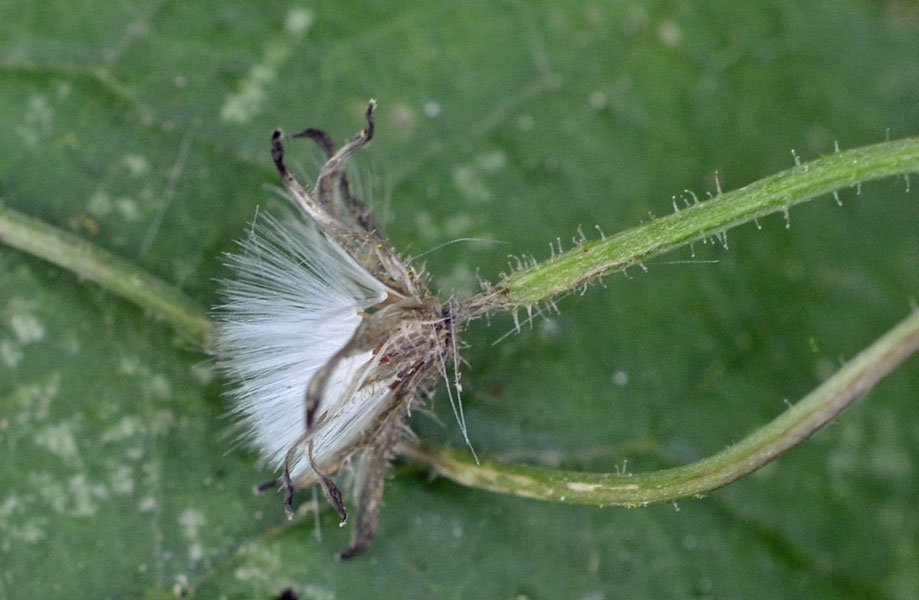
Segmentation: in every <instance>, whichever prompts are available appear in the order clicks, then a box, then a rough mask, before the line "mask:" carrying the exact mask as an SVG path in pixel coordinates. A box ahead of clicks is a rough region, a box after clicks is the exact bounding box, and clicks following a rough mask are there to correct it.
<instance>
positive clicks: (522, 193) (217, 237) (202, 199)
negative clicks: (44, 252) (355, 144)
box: [0, 0, 919, 600]
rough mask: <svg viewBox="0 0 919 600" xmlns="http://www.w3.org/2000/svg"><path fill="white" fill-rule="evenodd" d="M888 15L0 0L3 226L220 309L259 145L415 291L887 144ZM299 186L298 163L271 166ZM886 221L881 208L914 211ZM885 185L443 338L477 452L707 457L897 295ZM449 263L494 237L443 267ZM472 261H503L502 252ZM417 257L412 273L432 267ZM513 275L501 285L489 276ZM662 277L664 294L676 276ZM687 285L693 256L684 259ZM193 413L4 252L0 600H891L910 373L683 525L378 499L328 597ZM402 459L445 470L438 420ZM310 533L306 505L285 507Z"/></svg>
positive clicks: (783, 7) (144, 331) (903, 237)
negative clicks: (406, 262)
mask: <svg viewBox="0 0 919 600" xmlns="http://www.w3.org/2000/svg"><path fill="white" fill-rule="evenodd" d="M917 57H919V9H917V6H916V4H915V3H914V2H867V1H861V0H834V1H828V0H827V1H816V2H808V3H801V4H800V5H799V4H798V3H793V2H784V1H778V0H777V1H771V2H766V1H764V2H756V3H738V2H730V1H727V0H716V1H712V2H705V3H693V2H643V1H630V0H623V1H616V2H590V3H582V2H571V1H567V0H566V1H564V2H555V3H522V2H465V3H457V4H456V5H455V6H453V5H451V4H448V3H425V2H373V3H371V2H366V3H362V2H349V3H342V2H296V1H289V2H275V3H254V2H239V1H230V2H221V3H185V2H153V1H119V2H109V3H89V2H52V1H43V2H35V3H30V4H28V5H27V4H26V3H20V2H11V1H10V0H6V1H0V60H2V63H0V132H2V139H3V140H4V142H5V144H4V150H3V151H2V152H0V197H2V202H4V203H5V204H6V205H7V206H10V207H12V208H15V209H18V210H20V211H22V212H26V213H28V214H30V215H33V216H36V217H39V218H42V219H44V220H46V221H48V222H49V223H52V224H54V225H57V226H59V227H62V228H67V229H70V230H73V231H76V232H78V233H80V234H81V235H83V236H85V237H86V238H88V239H91V240H92V241H93V242H94V243H96V244H98V245H100V246H102V247H104V248H107V249H110V250H112V251H114V252H115V253H117V254H119V255H121V256H124V257H126V258H127V259H130V260H132V261H136V262H137V263H138V264H140V265H142V266H143V267H144V268H146V269H148V270H149V271H150V272H152V273H154V274H156V275H157V276H159V277H161V278H163V279H165V280H166V281H169V282H172V283H175V284H176V285H178V286H180V287H181V288H182V289H183V290H185V291H186V292H187V293H188V294H189V295H190V296H192V297H193V298H194V299H195V300H196V301H198V302H199V303H200V304H201V305H202V306H210V305H212V304H213V303H214V302H215V301H216V295H215V289H216V283H215V279H217V278H219V277H221V276H225V275H226V272H225V270H224V268H223V267H222V264H221V263H222V259H221V253H222V252H225V251H229V250H232V249H233V247H234V239H236V238H239V237H240V236H241V235H242V234H243V232H244V230H245V227H246V224H247V223H248V222H249V221H250V220H251V218H252V217H253V215H254V213H255V210H256V207H261V209H262V210H273V209H276V208H278V207H280V206H283V204H284V203H283V201H282V200H281V199H280V198H279V197H278V195H277V194H276V193H275V191H274V190H275V188H276V187H277V185H278V180H277V177H276V174H275V172H274V169H273V167H272V165H271V162H270V157H269V152H268V150H269V145H268V141H269V136H270V133H271V130H272V129H273V128H274V127H277V126H281V127H283V128H286V129H287V130H291V131H292V130H298V129H301V128H304V127H308V126H315V127H322V128H325V129H326V130H328V131H329V132H330V133H331V134H332V135H333V137H334V138H335V139H338V140H341V139H344V138H346V137H349V136H351V135H352V134H353V133H354V132H356V131H357V130H358V129H359V128H360V127H361V125H362V122H361V111H362V109H363V107H364V106H365V103H366V102H367V100H368V99H369V98H370V97H376V98H378V99H379V101H380V108H379V112H378V116H379V120H378V130H377V138H376V139H375V140H374V142H373V144H372V145H371V147H370V148H368V149H367V150H365V151H363V152H362V153H361V154H360V156H359V158H358V159H357V161H356V163H357V165H358V168H357V169H356V171H355V174H356V178H357V180H358V181H359V182H360V185H361V187H362V189H363V192H364V195H365V196H371V198H370V202H371V203H372V205H373V206H374V207H375V210H376V214H377V215H378V216H379V217H380V218H382V219H383V220H384V221H385V223H386V226H387V229H388V231H389V233H390V235H391V237H392V239H393V242H394V244H395V245H396V247H397V248H399V249H402V250H403V251H404V252H406V253H407V254H410V255H420V254H422V253H426V254H425V255H424V256H423V258H421V259H419V260H421V261H424V263H426V265H427V268H428V270H429V272H430V273H431V275H432V278H433V279H432V285H433V286H434V287H435V288H436V289H438V290H439V291H440V292H441V293H443V294H444V295H450V294H456V295H460V296H462V295H465V294H469V293H471V292H473V291H475V290H476V289H477V280H476V278H477V276H480V277H482V278H484V279H488V280H492V281H494V280H496V279H497V278H498V277H499V273H500V272H501V271H505V270H507V269H508V268H509V267H508V264H509V263H510V264H511V265H513V264H515V259H514V258H513V256H522V255H532V256H534V257H535V258H537V259H543V258H547V257H548V256H549V255H550V251H549V246H548V245H549V244H550V243H555V240H556V238H561V242H562V245H563V246H564V247H566V248H567V247H570V245H571V243H570V240H571V238H572V236H575V235H576V234H577V230H578V227H579V226H580V227H582V228H583V230H584V231H585V232H586V234H587V235H588V236H599V235H600V234H599V233H598V232H597V231H596V229H595V226H599V227H600V228H601V229H602V230H603V231H604V232H606V233H613V232H616V231H618V230H621V229H625V228H628V227H631V226H634V225H636V224H638V223H640V222H642V221H646V220H647V219H649V218H650V216H649V215H652V214H655V215H663V214H666V213H668V212H670V211H671V210H672V203H671V198H672V197H673V196H674V195H680V194H682V193H684V192H683V190H686V189H690V190H693V191H694V192H695V193H696V194H698V195H699V196H700V197H705V196H706V194H709V193H714V192H715V190H716V187H715V173H716V172H717V173H718V178H719V180H720V183H721V186H722V188H723V189H731V188H736V187H740V186H742V185H744V184H746V183H749V182H751V181H754V180H756V179H758V178H761V177H764V176H766V175H770V174H772V173H774V172H776V171H778V170H781V169H783V168H787V167H789V166H791V165H792V164H793V157H792V150H794V151H795V152H796V153H797V154H798V156H800V157H801V158H802V160H808V159H811V158H814V157H817V156H819V155H821V154H826V153H830V152H832V150H833V147H834V141H838V143H839V145H840V146H841V147H843V148H851V147H854V146H858V145H862V144H868V143H874V142H878V141H881V140H883V139H884V138H885V137H886V136H888V135H889V136H890V137H891V138H897V137H905V136H909V135H916V134H919V68H917ZM290 159H291V161H292V162H293V163H294V164H297V165H299V166H300V169H301V172H302V173H311V172H314V171H315V168H316V166H317V165H318V164H319V157H318V154H317V152H316V151H315V150H314V149H313V148H311V147H310V145H309V144H308V143H303V144H302V145H299V146H298V145H292V146H291V148H290ZM912 183H913V187H914V188H915V185H916V181H913V182H912ZM906 188H907V182H905V181H903V180H902V179H901V180H899V181H893V180H887V181H882V182H879V183H876V184H872V185H870V186H865V187H864V188H863V189H861V190H860V191H858V190H854V189H853V190H851V191H847V192H843V193H842V194H841V201H842V206H841V207H840V206H837V204H836V203H835V202H834V201H833V199H832V198H823V199H819V200H817V201H815V202H812V203H810V204H808V205H805V206H803V207H801V208H797V209H794V210H793V211H792V213H791V219H790V227H786V223H785V221H784V220H783V218H782V217H781V215H779V216H774V217H770V218H768V219H764V220H763V221H762V222H761V223H760V225H761V229H758V228H757V227H755V226H753V225H747V226H743V227H740V228H738V229H736V230H732V231H730V232H729V233H728V241H729V250H727V251H726V250H725V249H723V248H722V247H721V246H720V245H717V246H716V245H711V244H710V245H703V244H697V245H696V247H695V248H694V253H693V252H690V250H689V249H686V250H684V251H679V252H675V253H673V254H671V255H668V256H667V257H664V258H663V259H658V260H656V261H654V262H653V263H651V264H649V265H647V266H648V272H647V273H644V272H641V271H640V270H638V269H635V270H631V271H629V272H628V276H627V277H623V276H622V275H616V276H613V277H610V278H608V279H606V280H605V281H604V282H603V285H595V286H593V287H592V288H591V289H589V290H588V291H587V293H586V294H584V295H583V296H580V295H573V296H572V297H569V298H565V299H563V300H562V301H560V302H559V303H558V308H559V311H558V312H557V313H556V312H549V313H548V314H547V315H545V316H540V317H539V318H537V319H535V320H534V322H533V323H532V327H526V328H524V329H523V331H522V332H521V333H519V334H516V335H511V336H510V337H508V338H506V339H504V340H503V341H501V342H500V343H498V344H494V343H493V342H494V341H495V340H497V339H498V338H500V337H501V336H502V335H504V334H505V333H507V332H508V331H509V330H510V329H511V327H512V321H511V319H510V318H509V317H507V316H497V317H494V318H492V319H491V320H490V321H489V322H486V321H482V322H478V323H475V324H474V325H473V326H472V327H471V328H470V329H469V330H468V332H467V334H466V337H465V340H466V342H467V346H468V347H467V348H465V350H464V358H465V360H466V361H467V363H468V364H467V366H466V368H465V369H464V372H463V383H464V388H465V409H466V418H467V422H468V424H469V431H470V437H471V439H472V441H473V444H474V446H475V448H476V450H477V451H478V453H479V454H480V455H483V456H490V457H499V458H504V459H508V460H514V461H520V462H531V463H534V464H541V465H546V466H561V467H565V468H571V469H584V470H595V471H613V470H616V469H622V468H627V469H628V470H630V471H642V470H649V469H656V468H661V467H664V466H671V465H676V464H681V463H684V462H688V461H692V460H695V459H698V458H701V457H703V456H705V455H708V454H710V453H713V452H715V451H717V450H719V449H721V448H723V447H724V446H725V445H727V444H729V443H731V442H732V441H734V440H737V439H739V438H740V437H742V436H743V435H745V434H746V433H747V432H749V431H750V430H752V429H754V428H755V427H757V426H758V425H760V424H763V423H765V422H767V421H768V420H769V419H771V418H773V417H774V416H775V415H777V414H778V413H779V412H780V411H782V410H783V408H785V406H786V402H788V401H794V400H796V399H797V398H800V397H801V396H803V395H804V394H805V393H806V392H808V391H809V390H811V389H812V388H813V387H815V386H816V385H817V384H818V383H819V382H820V381H821V380H823V379H824V378H826V377H827V376H828V375H829V374H830V373H832V372H833V371H834V370H835V368H836V367H837V366H838V365H839V363H840V361H841V360H844V359H845V358H847V357H851V356H852V355H853V354H855V353H856V352H857V351H858V350H859V349H860V348H862V347H864V346H865V345H867V344H868V343H870V342H871V341H872V340H873V339H874V338H876V337H878V336H879V335H880V334H881V333H883V332H884V331H885V330H886V329H888V328H889V327H891V326H892V325H893V324H894V323H896V322H897V321H898V320H899V319H900V318H902V317H903V316H904V315H905V314H906V313H907V311H908V310H910V304H911V303H912V304H913V305H915V302H916V297H917V290H919V268H917V266H919V227H917V225H916V224H917V223H919V208H917V201H916V190H915V189H913V190H912V191H909V192H908V193H907V191H906ZM459 238H483V239H486V240H493V242H482V241H478V242H457V243H454V244H450V245H447V246H444V247H441V248H438V247H439V246H441V245H443V244H445V243H447V242H450V241H451V240H456V239H459ZM498 242H500V243H498ZM429 251H430V252H429ZM509 257H510V258H509ZM693 261H695V262H693ZM711 261H716V262H711ZM224 386H225V383H224V382H223V381H222V380H221V378H220V377H219V376H218V375H216V374H215V373H214V371H213V369H212V364H211V361H210V360H209V358H208V357H207V356H205V355H203V354H200V353H198V352H196V351H195V350H194V349H193V348H188V347H184V346H182V345H180V344H177V343H176V341H175V335H174V332H173V331H171V330H170V329H169V328H168V327H167V326H165V325H162V324H158V323H155V322H153V321H152V320H151V319H150V318H149V317H148V316H147V315H144V314H143V313H142V312H141V311H140V310H138V309H137V308H135V307H134V306H132V305H129V304H127V303H125V302H123V301H121V300H119V299H117V298H115V297H113V296H111V295H110V294H108V293H106V292H104V291H102V290H100V289H99V288H97V287H95V286H93V285H87V284H86V283H84V282H81V281H79V280H77V279H76V278H75V277H73V276H72V275H70V274H69V273H67V272H64V271H62V270H60V269H58V268H55V267H53V266H50V265H48V264H46V263H44V262H42V261H40V260H37V259H34V258H32V257H30V256H26V255H24V254H22V253H20V252H17V251H13V250H10V249H9V248H6V247H0V564H2V565H3V567H2V568H0V598H34V597H45V598H55V597H74V598H78V597H79V598H90V597H92V598H143V597H148V598H153V597H162V596H168V595H171V594H172V593H174V592H175V591H179V590H182V589H186V588H190V589H191V591H192V592H193V593H194V594H195V595H196V596H197V597H202V598H217V597H223V598H237V597H239V598H242V597H247V598H270V597H276V596H277V595H279V594H280V593H281V591H282V590H283V589H285V588H287V587H290V588H292V589H293V590H294V591H295V592H296V594H297V595H298V596H299V597H300V598H316V599H326V598H329V599H331V598H358V597H379V598H389V597H400V598H508V599H511V598H527V599H531V600H536V599H540V598H576V599H585V600H586V599H589V600H600V599H604V598H617V597H629V598H688V597H696V598H740V597H747V598H755V597H769V598H802V597H806V598H903V599H907V598H915V597H917V596H919V516H917V512H916V506H917V505H919V467H917V465H916V460H915V457H916V456H919V418H917V414H916V402H915V401H916V397H917V390H919V369H917V366H916V362H915V360H913V361H912V362H911V363H907V364H906V365H905V367H903V368H902V369H901V370H900V371H899V372H898V373H895V374H894V375H893V376H892V377H890V378H889V379H888V380H885V381H884V382H882V383H881V385H880V386H879V387H878V389H876V390H874V391H872V392H871V393H870V394H869V396H868V397H867V398H866V399H865V400H863V401H861V402H860V403H859V404H857V405H856V406H855V407H854V408H853V409H851V410H850V411H848V412H847V413H844V414H843V415H842V416H841V417H840V418H839V419H838V420H837V421H836V422H834V423H833V424H832V425H831V426H829V427H827V428H826V429H825V430H824V431H821V432H820V433H818V434H817V435H816V436H814V438H813V439H811V440H808V441H807V442H805V443H804V444H803V445H802V446H800V447H798V448H797V449H795V450H793V451H792V452H790V453H789V454H788V455H786V456H784V457H782V458H781V459H780V460H779V461H777V462H776V463H774V464H772V465H770V466H768V467H766V468H765V469H763V470H762V471H760V472H758V473H756V474H755V475H753V476H751V477H748V478H746V479H744V480H742V481H740V482H738V483H735V484H733V485H731V486H729V487H728V488H726V489H724V490H721V491H719V492H717V493H714V494H712V495H711V496H710V497H708V498H705V499H702V500H693V501H686V502H681V503H679V504H678V505H665V506H658V507H650V508H645V509H636V510H625V509H604V510H601V509H597V508H592V507H572V506H562V505H550V504H543V503H538V502H535V501H529V500H524V499H518V498H511V497H503V496H498V495H494V494H490V493H486V492H481V491H477V490H471V489H465V488H462V487H459V486H457V485H455V484H453V483H451V482H449V481H445V480H431V479H430V478H429V477H428V476H427V475H426V474H425V473H424V472H419V470H417V469H414V468H410V467H408V466H406V465H399V466H397V468H396V469H395V471H394V476H393V477H392V481H391V482H390V483H389V484H388V487H387V490H386V496H385V506H384V509H383V513H382V521H381V525H380V530H379V535H378V539H377V542H376V544H375V545H374V546H373V548H372V549H371V550H370V552H369V553H368V554H367V555H366V556H365V557H362V558H360V559H357V560H355V561H352V562H349V563H339V562H336V561H335V560H334V559H333V554H334V552H335V551H338V550H341V549H342V548H344V547H345V546H346V545H347V540H348V537H349V535H350V529H348V528H346V529H344V530H339V529H338V528H337V527H336V526H335V522H336V517H335V516H334V515H333V514H332V512H331V511H330V510H328V509H325V508H324V509H323V512H322V515H321V521H322V525H323V527H322V539H321V541H317V539H316V536H315V528H314V525H313V520H312V517H311V516H309V515H306V516H304V517H303V518H301V519H299V520H297V521H295V522H293V523H288V522H287V521H286V520H285V518H284V513H283V510H282V504H281V499H280V498H279V497H274V496H271V495H268V496H262V497H257V496H254V495H253V494H252V493H251V487H252V485H253V484H255V483H259V482H261V481H263V480H265V479H267V478H269V477H270V472H269V470H267V469H264V468H260V467H259V466H258V464H257V458H256V456H255V455H254V454H251V453H249V452H248V451H246V450H245V449H244V448H239V447H238V445H236V444H235V443H234V439H233V433H232V432H231V427H230V420H229V419H228V418H227V417H226V411H227V403H226V399H225V398H224V397H222V395H221V394H222V392H223V390H224ZM433 412H434V414H435V418H431V416H430V415H425V414H416V415H415V417H414V421H415V424H416V429H417V430H418V431H419V433H420V435H421V436H422V437H423V438H424V439H426V440H431V441H435V442H438V443H443V444H449V445H454V446H461V444H462V441H461V437H460V435H459V431H458V427H457V426H456V424H455V423H454V421H453V418H452V415H451V413H450V410H449V406H448V404H447V403H446V401H445V398H444V394H443V390H440V393H439V394H438V397H437V398H436V400H435V402H434V404H433ZM306 500H308V495H302V496H301V501H306Z"/></svg>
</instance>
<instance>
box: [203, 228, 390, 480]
mask: <svg viewBox="0 0 919 600" xmlns="http://www.w3.org/2000/svg"><path fill="white" fill-rule="evenodd" d="M240 246H241V250H242V251H241V253H240V254H234V255H229V256H228V258H227V265H228V266H229V267H230V268H231V269H232V270H233V271H234V275H235V278H234V279H233V280H228V281H225V282H223V285H224V298H225V299H226V303H225V304H224V305H223V306H221V307H220V308H219V316H218V319H217V320H218V326H217V335H218V347H219V348H220V351H221V357H220V362H221V364H222V366H223V368H224V369H225V370H226V372H227V373H228V374H229V376H230V378H231V379H232V380H233V382H234V384H235V389H234V397H235V398H236V405H235V411H236V412H237V413H239V415H240V416H241V419H242V421H243V423H244V425H245V427H246V429H247V430H248V435H249V438H250V439H251V441H252V443H253V445H254V446H255V447H256V448H257V449H258V450H259V451H260V452H261V454H262V455H263V456H264V458H265V459H266V460H267V461H268V462H269V463H270V464H271V465H273V466H277V467H278V468H279V469H280V468H282V467H283V465H284V459H285V455H286V454H287V451H288V450H289V449H290V448H291V447H292V446H294V445H299V446H301V447H302V448H305V444H304V443H305V442H306V441H312V442H313V457H314V459H315V462H316V464H317V465H318V467H319V468H320V469H323V467H325V466H327V465H331V464H332V463H335V462H338V461H340V460H341V459H342V456H341V453H342V452H343V451H346V450H347V449H348V448H349V447H351V446H353V445H354V444H356V443H357V442H358V441H359V438H360V436H361V435H362V433H363V432H364V431H365V430H366V428H367V427H368V426H369V424H370V423H371V422H372V421H374V420H375V419H376V418H377V417H378V415H379V412H380V411H381V410H383V409H384V408H385V406H386V404H387V399H388V396H389V394H390V393H391V392H390V388H389V385H387V383H388V382H386V381H382V382H376V383H374V384H372V385H369V384H368V385H363V378H364V377H365V376H366V374H367V373H368V372H369V371H371V370H372V369H373V367H374V366H376V362H377V361H378V360H379V359H378V358H377V357H375V356H374V355H373V353H372V352H364V353H361V354H358V355H356V356H352V357H350V358H346V359H344V360H342V361H341V363H340V364H339V366H338V368H337V369H336V370H335V372H334V373H333V375H332V377H331V379H330V381H329V383H328V386H327V387H326V390H325V393H324V394H323V396H322V401H321V403H320V405H319V407H318V409H317V411H316V416H315V419H314V424H313V427H312V429H311V431H310V434H309V437H308V438H304V431H305V407H304V400H305V394H306V389H307V386H308V385H309V382H310V379H311V378H312V377H313V375H314V374H315V373H316V371H317V370H318V369H319V368H321V367H322V366H323V365H325V364H326V363H327V362H328V361H329V359H330V358H331V357H332V355H333V354H335V353H336V352H337V351H339V350H340V349H341V348H342V347H344V346H345V345H346V344H347V343H348V342H349V340H351V338H352V336H353V335H354V333H355V330H356V329H357V327H358V325H359V324H360V323H361V320H362V318H363V317H362V312H363V311H364V310H365V309H367V308H368V307H371V306H373V305H375V304H379V303H381V302H383V301H384V300H385V299H386V297H387V294H388V292H389V290H387V288H386V286H384V285H383V284H382V283H380V282H379V281H378V280H377V279H375V278H374V277H373V276H372V275H371V274H370V273H368V272H367V271H366V270H365V269H364V268H362V267H361V266H360V265H358V264H357V263H356V262H355V261H354V260H353V259H352V258H351V257H350V256H348V255H347V254H345V253H344V252H343V251H342V250H341V249H340V248H338V247H337V246H336V245H334V244H332V243H331V242H329V241H328V240H327V239H326V238H325V237H324V236H323V235H322V234H321V233H319V232H318V231H317V230H316V229H315V227H313V226H312V225H311V224H306V223H303V222H302V221H300V220H297V219H295V218H287V219H285V220H283V221H279V220H277V219H274V218H273V217H271V216H266V215H262V216H260V217H259V218H258V219H257V222H256V223H255V224H254V225H253V226H252V229H251V231H250V233H249V235H248V237H247V238H246V239H244V240H242V241H241V242H240ZM290 473H291V477H292V478H293V479H295V480H296V479H299V478H302V477H307V476H309V475H310V474H311V468H310V465H309V461H308V460H307V458H306V456H305V455H304V452H303V451H298V452H297V455H296V456H295V457H294V459H293V461H292V462H291V465H290Z"/></svg>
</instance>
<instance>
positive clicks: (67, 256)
mask: <svg viewBox="0 0 919 600" xmlns="http://www.w3.org/2000/svg"><path fill="white" fill-rule="evenodd" d="M0 242H2V243H4V244H7V245H9V246H12V247H14V248H19V249H20V250H23V251H24V252H28V253H29V254H32V255H34V256H38V257H39V258H43V259H45V260H47V261H49V262H52V263H54V264H56V265H58V266H61V267H63V268H65V269H67V270H68V271H71V272H73V273H75V274H76V275H78V276H79V277H83V278H85V279H89V280H90V281H95V282H96V283H98V284H99V285H101V286H102V287H103V288H105V289H106V290H108V291H110V292H112V293H114V294H117V295H119V296H121V297H122V298H125V299H127V300H130V301H131V302H133V303H134V304H137V305H138V306H140V307H141V308H144V309H145V310H149V311H150V312H151V313H152V314H154V315H156V316H157V317H160V318H162V319H164V320H166V321H168V322H169V323H170V324H171V325H172V326H173V327H175V329H176V330H177V331H178V332H179V333H180V334H181V335H182V336H183V337H184V338H187V339H189V341H191V342H192V343H196V344H199V345H200V346H201V347H203V348H204V349H209V348H211V345H212V340H213V324H212V323H211V321H210V319H209V318H208V316H207V313H206V312H204V311H202V310H201V308H200V307H199V306H198V305H197V304H196V303H195V302H194V301H192V300H191V299H190V298H189V297H188V296H186V295H185V294H183V293H182V292H181V290H179V289H178V288H176V287H173V286H171V285H169V284H167V283H165V282H163V281H162V280H160V279H157V278H156V277H154V276H152V275H150V274H149V273H147V272H146V271H144V270H143V269H142V268H140V267H138V266H137V265H135V264H132V263H130V262H128V261H126V260H124V259H122V258H120V257H118V256H115V255H114V254H112V253H111V252H108V251H106V250H103V249H102V248H99V247H98V246H96V245H94V244H92V243H90V242H88V241H86V240H85V239H83V238H81V237H79V236H76V235H74V234H72V233H69V232H67V231H63V230H61V229H57V228H55V227H52V226H50V225H48V224H46V223H44V222H42V221H39V220H38V219H34V218H32V217H29V216H26V215H23V214H21V213H18V212H16V211H14V210H12V209H10V208H7V207H5V206H3V204H2V203H0Z"/></svg>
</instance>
